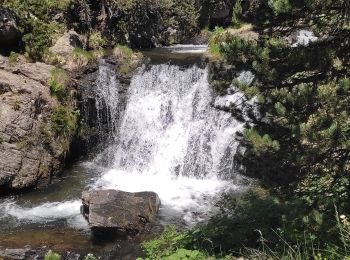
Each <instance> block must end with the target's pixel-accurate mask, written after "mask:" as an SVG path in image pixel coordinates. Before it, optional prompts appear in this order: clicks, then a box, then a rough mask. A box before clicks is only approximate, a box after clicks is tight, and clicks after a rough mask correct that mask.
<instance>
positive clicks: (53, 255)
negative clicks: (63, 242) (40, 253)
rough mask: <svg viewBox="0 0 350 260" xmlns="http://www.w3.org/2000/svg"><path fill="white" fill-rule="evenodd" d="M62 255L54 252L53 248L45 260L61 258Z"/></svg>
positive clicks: (59, 259) (58, 259)
mask: <svg viewBox="0 0 350 260" xmlns="http://www.w3.org/2000/svg"><path fill="white" fill-rule="evenodd" d="M61 259H62V258H61V256H60V255H59V254H57V253H54V252H52V251H51V250H50V251H49V252H47V253H46V255H45V260H61Z"/></svg>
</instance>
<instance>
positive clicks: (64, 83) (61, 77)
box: [48, 68, 70, 101]
mask: <svg viewBox="0 0 350 260" xmlns="http://www.w3.org/2000/svg"><path fill="white" fill-rule="evenodd" d="M69 82H70V77H69V75H68V73H67V72H66V71H65V70H63V69H59V68H54V69H53V70H52V71H51V76H50V78H49V81H48V84H49V86H50V90H51V94H52V95H55V96H57V98H58V99H59V100H60V101H64V100H65V99H66V98H67V96H68V90H67V87H68V85H69Z"/></svg>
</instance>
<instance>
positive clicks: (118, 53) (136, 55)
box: [113, 44, 142, 75]
mask: <svg viewBox="0 0 350 260" xmlns="http://www.w3.org/2000/svg"><path fill="white" fill-rule="evenodd" d="M113 55H114V56H115V57H116V58H117V59H118V63H119V66H118V67H117V72H118V73H119V74H121V75H128V74H129V73H130V72H131V71H133V70H134V69H136V67H137V66H138V65H139V63H140V61H141V60H142V54H141V53H140V52H134V51H133V50H132V49H131V48H129V47H128V46H126V45H120V44H118V45H117V46H116V47H115V48H114V49H113Z"/></svg>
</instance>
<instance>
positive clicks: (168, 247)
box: [142, 226, 189, 259]
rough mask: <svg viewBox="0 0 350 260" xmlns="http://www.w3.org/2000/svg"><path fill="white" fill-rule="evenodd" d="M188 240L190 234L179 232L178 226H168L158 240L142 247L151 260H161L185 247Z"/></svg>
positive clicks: (145, 243)
mask: <svg viewBox="0 0 350 260" xmlns="http://www.w3.org/2000/svg"><path fill="white" fill-rule="evenodd" d="M188 238H189V237H188V233H186V232H178V231H177V230H176V226H167V227H166V228H165V230H164V232H163V233H162V234H161V235H160V236H159V237H158V238H156V239H154V240H151V241H148V242H144V243H143V244H142V245H143V248H144V249H145V251H146V253H147V256H148V257H149V258H150V259H161V258H162V257H166V256H169V255H171V254H172V253H174V252H176V250H177V249H179V248H183V247H185V246H186V245H187V244H188V241H187V239H188Z"/></svg>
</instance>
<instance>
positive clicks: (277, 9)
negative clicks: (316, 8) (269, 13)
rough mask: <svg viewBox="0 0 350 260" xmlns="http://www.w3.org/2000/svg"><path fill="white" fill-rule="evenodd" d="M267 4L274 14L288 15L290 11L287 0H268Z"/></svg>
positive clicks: (290, 7) (290, 6)
mask: <svg viewBox="0 0 350 260" xmlns="http://www.w3.org/2000/svg"><path fill="white" fill-rule="evenodd" d="M268 4H269V6H270V7H271V9H272V10H273V12H274V13H275V14H283V13H288V12H290V11H291V10H292V5H291V3H290V2H289V0H269V1H268Z"/></svg>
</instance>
